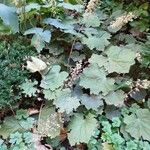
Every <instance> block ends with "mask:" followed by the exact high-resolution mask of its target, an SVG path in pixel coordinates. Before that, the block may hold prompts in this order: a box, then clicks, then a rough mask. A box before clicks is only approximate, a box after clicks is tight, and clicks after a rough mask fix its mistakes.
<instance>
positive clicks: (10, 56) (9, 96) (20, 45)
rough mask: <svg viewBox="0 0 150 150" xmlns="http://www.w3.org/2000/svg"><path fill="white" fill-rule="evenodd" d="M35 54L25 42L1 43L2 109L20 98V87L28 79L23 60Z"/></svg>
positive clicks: (0, 82) (0, 80)
mask: <svg viewBox="0 0 150 150" xmlns="http://www.w3.org/2000/svg"><path fill="white" fill-rule="evenodd" d="M32 54H34V49H33V48H32V47H31V46H29V45H28V43H26V44H24V42H23V41H21V40H17V41H10V43H8V41H1V42H0V108H2V107H5V106H6V105H10V104H12V103H14V102H15V101H16V100H17V99H18V98H19V95H18V90H19V88H18V85H20V84H21V83H22V82H23V81H24V80H25V78H26V77H27V75H28V73H27V71H25V70H23V69H22V65H23V58H25V57H26V56H31V55H32Z"/></svg>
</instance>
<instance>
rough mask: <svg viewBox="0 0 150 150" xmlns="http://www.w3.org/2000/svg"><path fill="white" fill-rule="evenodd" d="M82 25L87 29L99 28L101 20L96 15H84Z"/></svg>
mask: <svg viewBox="0 0 150 150" xmlns="http://www.w3.org/2000/svg"><path fill="white" fill-rule="evenodd" d="M82 23H83V24H85V25H86V26H87V27H98V26H99V25H100V19H99V17H98V16H97V15H96V14H95V13H84V14H83V19H82Z"/></svg>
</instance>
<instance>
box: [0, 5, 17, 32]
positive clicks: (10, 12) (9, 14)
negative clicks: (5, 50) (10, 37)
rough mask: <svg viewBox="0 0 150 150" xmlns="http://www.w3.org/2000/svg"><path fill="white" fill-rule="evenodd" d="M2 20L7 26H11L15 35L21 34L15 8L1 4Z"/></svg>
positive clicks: (0, 16)
mask: <svg viewBox="0 0 150 150" xmlns="http://www.w3.org/2000/svg"><path fill="white" fill-rule="evenodd" d="M0 18H1V19H2V21H3V23H4V24H5V25H6V26H10V27H11V29H12V31H13V33H16V32H19V22H18V17H17V13H16V10H15V8H12V7H8V6H6V5H4V4H0Z"/></svg>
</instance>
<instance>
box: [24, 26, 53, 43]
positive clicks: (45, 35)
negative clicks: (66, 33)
mask: <svg viewBox="0 0 150 150" xmlns="http://www.w3.org/2000/svg"><path fill="white" fill-rule="evenodd" d="M28 34H35V35H39V36H40V37H41V39H42V40H43V41H45V42H47V43H49V42H50V40H51V32H50V30H44V29H42V28H31V29H28V30H27V31H25V33H24V35H28Z"/></svg>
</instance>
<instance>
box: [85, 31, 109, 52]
mask: <svg viewBox="0 0 150 150" xmlns="http://www.w3.org/2000/svg"><path fill="white" fill-rule="evenodd" d="M110 37H111V35H110V34H109V33H108V32H106V31H99V32H98V34H97V35H89V36H88V37H83V38H82V43H83V44H86V45H87V46H88V47H89V48H90V49H91V50H93V49H96V50H98V51H104V48H105V47H106V46H108V45H109V43H110V42H109V41H108V40H109V39H110Z"/></svg>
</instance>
